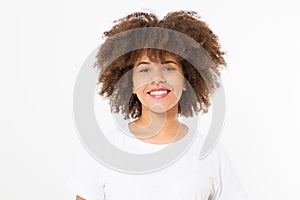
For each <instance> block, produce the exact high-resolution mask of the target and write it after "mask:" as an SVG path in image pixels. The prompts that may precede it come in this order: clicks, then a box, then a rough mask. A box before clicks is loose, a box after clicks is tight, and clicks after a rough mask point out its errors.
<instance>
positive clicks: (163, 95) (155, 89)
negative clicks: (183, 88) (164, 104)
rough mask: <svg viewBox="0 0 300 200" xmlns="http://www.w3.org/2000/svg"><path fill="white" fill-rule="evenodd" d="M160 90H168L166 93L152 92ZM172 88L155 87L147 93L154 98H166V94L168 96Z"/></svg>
mask: <svg viewBox="0 0 300 200" xmlns="http://www.w3.org/2000/svg"><path fill="white" fill-rule="evenodd" d="M156 91H157V92H159V91H166V92H165V93H156V94H153V93H152V94H151V92H156ZM170 91H171V90H169V89H167V88H154V89H152V90H150V91H149V92H147V94H149V95H150V96H151V97H152V98H154V99H161V98H164V97H166V96H168V94H169V93H170Z"/></svg>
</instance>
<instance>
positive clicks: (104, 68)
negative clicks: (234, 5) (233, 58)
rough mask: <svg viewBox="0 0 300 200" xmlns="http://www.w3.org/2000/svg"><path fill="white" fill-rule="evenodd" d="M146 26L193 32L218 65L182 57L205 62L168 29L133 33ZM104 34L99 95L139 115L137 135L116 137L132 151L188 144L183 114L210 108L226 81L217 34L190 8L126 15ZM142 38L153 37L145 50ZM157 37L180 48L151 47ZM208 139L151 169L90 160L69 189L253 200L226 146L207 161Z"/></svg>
mask: <svg viewBox="0 0 300 200" xmlns="http://www.w3.org/2000/svg"><path fill="white" fill-rule="evenodd" d="M146 27H149V28H153V27H154V28H155V27H156V28H163V29H168V30H173V31H177V32H180V33H182V34H185V35H186V36H188V37H190V38H192V39H193V41H196V43H197V44H199V45H200V46H201V47H202V48H203V49H204V50H205V53H206V55H208V56H209V57H210V58H211V61H212V62H207V61H204V60H203V59H200V60H199V59H198V61H199V62H198V64H199V66H200V67H199V66H198V68H197V67H196V66H193V65H192V64H191V62H189V61H190V60H188V59H186V58H185V57H184V56H182V55H188V56H189V57H191V55H192V57H194V58H195V60H196V61H197V58H199V57H200V58H201V55H198V54H197V51H195V50H194V48H196V47H195V46H193V45H190V46H188V48H186V46H187V44H186V41H185V40H181V39H180V38H175V39H174V38H173V37H171V36H170V35H168V33H167V34H160V33H158V34H150V35H149V34H148V35H147V33H149V32H144V33H145V34H139V35H134V34H132V33H130V32H128V31H129V30H136V29H139V28H146ZM122 33H124V34H125V35H126V33H128V38H129V39H127V40H122V41H121V42H120V41H119V40H113V41H117V43H116V42H111V41H110V40H109V39H111V38H113V37H115V36H116V35H118V34H122ZM104 35H105V36H106V37H107V40H106V41H105V42H104V44H103V45H102V46H101V47H100V49H99V52H98V55H97V63H96V66H97V67H98V68H99V69H100V75H99V83H100V84H101V90H100V92H99V94H100V95H102V96H105V97H107V98H108V99H109V103H110V106H111V110H112V112H114V113H120V114H123V116H124V118H125V119H132V121H131V122H130V123H128V131H129V132H130V134H131V135H132V136H134V137H132V138H126V137H122V138H121V136H116V134H115V132H114V133H112V134H115V136H114V137H112V138H113V139H112V140H115V142H116V143H119V144H122V145H123V147H124V148H125V149H126V148H127V147H128V148H129V149H131V150H132V147H138V148H137V149H138V151H139V150H141V151H143V150H146V151H145V152H147V151H148V150H149V149H151V150H160V149H162V148H164V147H166V146H167V145H168V144H174V143H178V142H181V141H183V140H184V139H185V138H186V136H187V135H188V134H189V132H190V128H191V127H188V126H187V125H186V124H184V123H182V122H181V121H180V120H179V116H183V117H193V116H194V114H198V113H201V112H203V113H205V112H207V110H208V108H209V106H210V101H211V96H212V94H213V92H214V91H215V89H216V88H217V87H218V85H219V82H218V78H219V76H220V73H219V71H220V69H221V68H222V66H225V65H226V62H225V60H224V58H223V55H224V53H223V52H222V51H221V49H220V44H219V42H218V39H217V36H216V35H215V34H214V33H213V32H212V31H211V30H210V28H209V27H208V25H207V24H206V23H204V22H203V21H201V20H200V18H199V17H198V15H197V14H196V12H190V11H178V12H172V13H169V14H168V15H166V16H165V17H164V18H163V19H161V20H159V19H158V18H157V16H156V15H154V14H149V13H141V12H137V13H133V14H130V15H128V16H126V17H124V18H122V19H120V20H118V21H117V22H116V25H115V26H114V27H113V28H112V29H111V30H109V31H107V32H105V33H104ZM157 38H158V39H157ZM149 39H150V40H151V41H150V40H149ZM137 41H138V42H139V43H141V42H143V41H145V44H143V45H142V46H144V48H139V49H134V48H133V49H132V48H131V47H132V45H133V43H136V42H137ZM149 41H150V43H152V42H153V44H164V46H165V47H167V46H168V49H170V46H173V48H174V51H168V50H166V49H167V48H166V49H161V48H154V47H151V45H149ZM153 44H152V45H153ZM126 48H127V49H131V51H128V52H126V53H125V54H122V55H120V56H118V57H117V58H116V59H114V60H113V61H112V62H107V61H108V60H110V59H111V58H110V56H112V55H114V52H115V51H119V50H120V49H126ZM176 49H181V50H182V51H184V52H190V53H187V54H182V55H178V54H176V53H174V52H177V51H176ZM107 63H108V64H107ZM120 80H121V81H120ZM199 135H200V134H199ZM133 140H134V141H133ZM120 141H121V142H120ZM202 141H203V137H201V136H199V137H197V139H196V140H195V142H193V144H192V146H191V147H190V148H189V149H188V151H187V152H185V154H184V155H183V156H182V157H180V159H178V160H177V161H176V162H174V163H173V164H172V165H170V166H168V167H166V168H164V169H161V170H159V171H156V172H153V173H148V174H127V173H122V172H118V171H114V170H112V169H109V168H107V167H105V166H103V165H101V164H100V163H97V162H96V161H95V160H94V159H93V158H88V159H87V160H86V161H85V162H84V163H81V164H80V166H79V167H78V168H77V170H76V171H75V173H74V174H73V176H72V177H71V178H70V180H69V182H68V186H69V188H70V190H72V191H73V192H74V193H75V194H77V197H76V199H77V200H80V199H87V200H96V199H98V200H103V199H105V200H117V199H118V200H119V199H130V200H135V199H136V200H141V199H149V200H150V199H151V200H153V199H155V200H157V199H164V200H165V199H172V200H177V199H178V200H243V199H245V198H244V195H243V192H242V190H241V188H240V185H239V182H238V180H237V177H236V175H235V173H234V170H233V167H232V165H231V163H230V160H229V158H228V157H227V156H226V154H225V153H224V150H223V149H222V148H221V147H220V146H219V145H217V147H216V148H215V149H214V150H213V151H212V152H211V153H210V154H209V155H208V156H207V157H206V158H205V159H203V160H199V158H198V156H199V153H200V152H199V149H200V148H199V145H200V144H201V142H202ZM112 142H114V141H112ZM124 144H125V146H124Z"/></svg>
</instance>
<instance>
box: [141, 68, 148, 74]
mask: <svg viewBox="0 0 300 200" xmlns="http://www.w3.org/2000/svg"><path fill="white" fill-rule="evenodd" d="M149 71H150V70H149V69H148V68H143V69H140V70H139V72H141V73H147V72H149Z"/></svg>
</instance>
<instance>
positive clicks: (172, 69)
mask: <svg viewBox="0 0 300 200" xmlns="http://www.w3.org/2000/svg"><path fill="white" fill-rule="evenodd" d="M174 70H175V68H174V67H169V66H168V67H164V71H167V72H170V71H174Z"/></svg>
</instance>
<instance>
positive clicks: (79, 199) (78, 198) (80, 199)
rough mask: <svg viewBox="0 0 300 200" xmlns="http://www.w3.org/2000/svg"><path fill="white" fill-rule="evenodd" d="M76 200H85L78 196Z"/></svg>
mask: <svg viewBox="0 0 300 200" xmlns="http://www.w3.org/2000/svg"><path fill="white" fill-rule="evenodd" d="M76 200H85V199H83V198H81V197H80V196H78V195H77V196H76Z"/></svg>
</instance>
